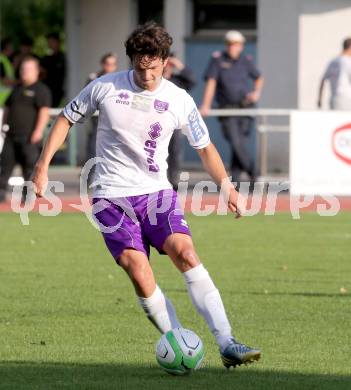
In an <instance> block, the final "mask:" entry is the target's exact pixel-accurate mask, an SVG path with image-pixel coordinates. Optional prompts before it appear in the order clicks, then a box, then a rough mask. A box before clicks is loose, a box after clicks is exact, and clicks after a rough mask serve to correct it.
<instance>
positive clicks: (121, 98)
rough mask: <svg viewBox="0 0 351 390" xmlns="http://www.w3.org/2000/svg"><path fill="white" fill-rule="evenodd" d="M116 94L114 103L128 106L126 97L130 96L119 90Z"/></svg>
mask: <svg viewBox="0 0 351 390" xmlns="http://www.w3.org/2000/svg"><path fill="white" fill-rule="evenodd" d="M117 96H118V99H117V100H116V103H118V104H125V105H126V106H129V104H130V102H129V101H128V99H129V97H130V96H129V94H128V93H127V92H120V93H119V94H118V95H117Z"/></svg>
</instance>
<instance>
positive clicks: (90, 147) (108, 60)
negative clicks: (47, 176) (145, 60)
mask: <svg viewBox="0 0 351 390" xmlns="http://www.w3.org/2000/svg"><path fill="white" fill-rule="evenodd" d="M100 66H101V68H100V70H99V71H98V72H94V73H90V75H89V78H88V82H87V84H89V83H91V82H92V81H93V80H95V79H97V78H98V77H101V76H103V75H104V74H107V73H113V72H117V69H118V60H117V54H115V53H111V52H109V53H106V54H104V55H103V56H102V57H101V59H100ZM91 125H92V126H91V130H90V132H89V134H88V142H87V153H86V156H87V160H89V159H91V158H93V157H95V156H96V133H97V125H98V117H97V116H93V117H91ZM93 174H94V168H93V169H92V170H91V171H90V173H89V177H88V182H89V183H91V182H92V178H93Z"/></svg>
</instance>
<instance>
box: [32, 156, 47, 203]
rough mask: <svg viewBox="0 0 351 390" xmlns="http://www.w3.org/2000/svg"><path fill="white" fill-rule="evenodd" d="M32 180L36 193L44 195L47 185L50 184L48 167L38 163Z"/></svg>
mask: <svg viewBox="0 0 351 390" xmlns="http://www.w3.org/2000/svg"><path fill="white" fill-rule="evenodd" d="M32 182H33V186H34V193H35V195H36V196H38V197H42V196H44V193H45V190H46V187H47V185H48V169H47V168H46V167H43V166H41V165H40V164H39V163H38V164H37V165H36V166H35V168H34V172H33V175H32Z"/></svg>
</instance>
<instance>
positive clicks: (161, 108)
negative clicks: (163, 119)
mask: <svg viewBox="0 0 351 390" xmlns="http://www.w3.org/2000/svg"><path fill="white" fill-rule="evenodd" d="M168 107H169V103H168V102H163V101H161V100H158V99H155V101H154V109H155V110H156V111H157V112H159V113H162V112H165V111H167V110H168Z"/></svg>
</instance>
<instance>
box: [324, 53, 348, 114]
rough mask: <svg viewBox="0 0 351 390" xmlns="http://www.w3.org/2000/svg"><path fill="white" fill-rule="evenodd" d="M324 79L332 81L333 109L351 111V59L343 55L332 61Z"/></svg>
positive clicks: (331, 102)
mask: <svg viewBox="0 0 351 390" xmlns="http://www.w3.org/2000/svg"><path fill="white" fill-rule="evenodd" d="M323 78H324V79H325V80H329V81H330V86H331V99H330V106H331V108H333V109H351V57H350V56H346V55H342V56H340V57H337V58H335V59H334V60H333V61H331V62H330V63H329V65H328V67H327V69H326V71H325V73H324V76H323Z"/></svg>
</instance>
